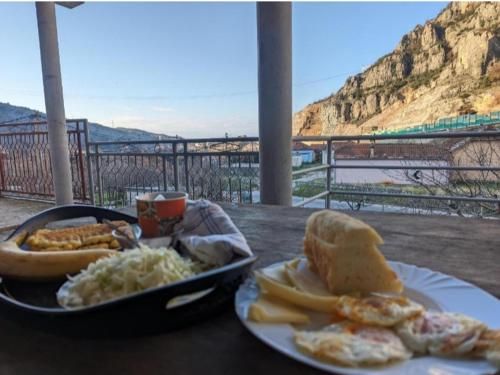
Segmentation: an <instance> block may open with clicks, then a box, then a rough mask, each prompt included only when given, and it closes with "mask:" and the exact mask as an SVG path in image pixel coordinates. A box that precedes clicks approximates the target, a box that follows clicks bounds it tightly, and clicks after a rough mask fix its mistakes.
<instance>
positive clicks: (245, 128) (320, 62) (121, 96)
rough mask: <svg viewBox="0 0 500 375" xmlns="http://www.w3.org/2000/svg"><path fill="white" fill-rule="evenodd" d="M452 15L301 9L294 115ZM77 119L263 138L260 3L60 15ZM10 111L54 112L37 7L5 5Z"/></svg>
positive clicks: (68, 93) (128, 6)
mask: <svg viewBox="0 0 500 375" xmlns="http://www.w3.org/2000/svg"><path fill="white" fill-rule="evenodd" d="M445 5H446V3H442V2H439V3H438V2H420V3H397V2H396V3H395V2H391V3H389V2H387V3H359V2H358V3H294V4H293V82H294V88H293V101H294V103H293V107H294V111H297V110H300V109H301V108H302V107H304V106H305V105H307V104H309V103H311V102H313V101H316V100H318V99H321V98H324V97H326V96H328V95H330V94H331V93H332V92H335V91H336V90H337V89H338V88H339V87H340V86H341V85H342V84H343V83H344V81H345V80H346V78H347V77H348V75H353V74H356V73H358V72H360V71H361V70H362V69H364V68H366V67H368V66H369V65H370V64H372V63H373V62H375V61H376V60H377V59H378V58H379V57H380V56H382V55H384V54H386V53H388V52H390V51H392V50H393V49H394V47H395V46H396V44H397V43H398V41H399V40H400V39H401V37H402V36H403V34H405V33H406V32H408V31H410V30H411V29H413V27H415V26H416V25H417V24H419V23H420V24H423V23H424V22H425V21H426V20H427V19H430V18H433V17H435V16H436V15H437V13H438V12H439V11H440V10H441V9H442V8H443V7H444V6H445ZM57 21H58V27H59V48H60V53H61V66H62V75H63V87H64V93H65V106H66V116H67V117H68V118H77V117H78V118H88V119H89V120H90V121H95V122H100V123H103V124H105V125H114V126H127V127H136V128H141V129H145V130H150V131H155V132H161V133H164V134H169V135H175V134H178V135H181V136H184V137H202V136H220V135H223V134H224V133H226V132H227V133H229V134H230V135H232V136H236V135H244V134H246V135H256V134H257V132H258V124H257V118H258V106H257V45H256V20H255V3H252V2H247V3H120V2H114V3H92V2H87V3H85V4H84V5H82V6H80V7H78V8H75V9H73V10H67V9H65V8H61V7H57ZM0 56H2V58H1V59H0V101H2V102H10V103H11V104H15V105H22V106H27V107H31V108H34V109H38V110H42V111H44V108H45V106H44V101H43V86H42V79H41V67H40V56H39V50H38V34H37V26H36V12H35V5H34V3H31V2H29V3H1V2H0Z"/></svg>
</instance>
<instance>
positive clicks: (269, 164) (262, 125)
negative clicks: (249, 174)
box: [257, 2, 292, 205]
mask: <svg viewBox="0 0 500 375" xmlns="http://www.w3.org/2000/svg"><path fill="white" fill-rule="evenodd" d="M257 40H258V70H259V159H260V201H261V203H264V204H276V205H291V204H292V6H291V3H290V2H280V3H271V2H266V3H264V2H257Z"/></svg>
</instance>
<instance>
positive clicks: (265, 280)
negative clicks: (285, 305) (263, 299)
mask: <svg viewBox="0 0 500 375" xmlns="http://www.w3.org/2000/svg"><path fill="white" fill-rule="evenodd" d="M255 278H256V280H257V283H258V284H259V286H260V288H261V293H267V294H268V295H269V296H272V297H276V298H278V299H281V300H284V301H287V302H290V303H292V304H294V305H297V306H301V307H305V308H307V309H310V310H314V311H320V312H326V313H333V312H335V311H336V305H337V300H338V298H337V297H333V296H329V297H327V296H318V295H314V294H311V293H305V292H302V291H300V290H297V289H295V288H293V287H291V286H288V285H284V284H280V283H279V282H277V281H276V280H273V279H271V278H269V277H267V276H264V275H263V274H262V273H261V272H259V271H256V272H255Z"/></svg>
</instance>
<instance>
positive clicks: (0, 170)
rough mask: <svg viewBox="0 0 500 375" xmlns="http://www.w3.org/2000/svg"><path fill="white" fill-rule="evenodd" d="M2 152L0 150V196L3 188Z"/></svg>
mask: <svg viewBox="0 0 500 375" xmlns="http://www.w3.org/2000/svg"><path fill="white" fill-rule="evenodd" d="M3 155H4V154H3V152H2V150H0V197H1V196H2V192H3V191H4V190H5V174H4V165H3Z"/></svg>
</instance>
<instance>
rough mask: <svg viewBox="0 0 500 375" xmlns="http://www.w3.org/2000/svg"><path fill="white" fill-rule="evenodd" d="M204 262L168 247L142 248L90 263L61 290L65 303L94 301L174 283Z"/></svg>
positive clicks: (76, 304) (75, 304)
mask: <svg viewBox="0 0 500 375" xmlns="http://www.w3.org/2000/svg"><path fill="white" fill-rule="evenodd" d="M200 271H201V269H200V266H199V264H197V263H194V262H192V261H191V260H189V259H184V258H182V257H181V256H180V255H179V254H178V253H177V252H176V251H175V250H173V249H167V248H159V249H154V250H153V249H151V248H149V247H147V246H144V245H141V247H140V248H137V249H133V250H126V251H124V252H121V253H119V254H117V255H114V256H111V257H108V258H101V259H99V260H97V261H96V262H94V263H91V264H89V266H88V267H87V269H85V270H83V271H82V272H80V273H79V274H78V275H76V276H74V277H71V276H68V279H69V280H68V281H66V283H64V285H63V286H62V287H61V288H60V289H59V291H58V292H57V300H58V302H59V304H60V305H61V306H63V307H68V308H74V307H82V306H89V305H94V304H97V303H100V302H104V301H108V300H111V299H114V298H118V297H121V296H125V295H128V294H131V293H136V292H140V291H142V290H145V289H149V288H154V287H157V286H161V285H165V284H170V283H173V282H175V281H179V280H182V279H185V278H187V277H189V276H193V275H195V274H196V273H198V272H200Z"/></svg>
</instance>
